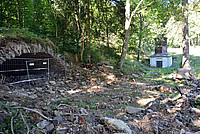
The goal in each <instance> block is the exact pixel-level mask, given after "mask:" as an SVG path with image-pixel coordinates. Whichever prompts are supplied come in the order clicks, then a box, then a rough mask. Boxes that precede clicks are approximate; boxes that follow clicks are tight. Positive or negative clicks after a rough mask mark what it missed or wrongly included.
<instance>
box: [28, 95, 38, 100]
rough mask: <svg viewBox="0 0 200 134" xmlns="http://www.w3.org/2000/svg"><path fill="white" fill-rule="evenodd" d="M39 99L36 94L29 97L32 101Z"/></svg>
mask: <svg viewBox="0 0 200 134" xmlns="http://www.w3.org/2000/svg"><path fill="white" fill-rule="evenodd" d="M37 97H38V96H37V95H36V94H33V95H30V96H29V98H30V99H32V100H34V99H36V98H37Z"/></svg>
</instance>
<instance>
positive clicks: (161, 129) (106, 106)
mask: <svg viewBox="0 0 200 134" xmlns="http://www.w3.org/2000/svg"><path fill="white" fill-rule="evenodd" d="M66 67H67V77H66V78H60V79H56V80H52V81H49V82H46V83H45V85H44V86H43V87H35V88H32V89H19V88H16V89H13V88H12V89H11V88H9V87H7V86H4V85H1V90H0V104H1V105H0V106H1V107H0V124H1V125H0V134H1V133H39V134H43V133H44V134H45V133H49V134H50V133H54V134H65V133H69V134H78V133H80V134H112V133H128V134H131V133H135V134H146V133H155V134H185V133H187V134H198V133H200V116H199V115H200V91H199V89H200V80H197V79H194V80H190V81H189V80H175V79H173V78H171V77H169V78H168V79H167V80H169V81H171V84H170V83H167V82H165V81H159V80H155V79H154V76H155V75H156V76H158V75H161V74H159V73H156V72H153V73H151V74H150V76H149V75H148V76H145V75H144V74H143V73H140V72H138V73H137V74H130V75H124V74H123V73H121V72H120V71H119V70H117V69H114V67H113V65H111V64H110V63H109V62H101V63H99V64H98V65H93V66H88V65H85V64H75V63H73V62H69V61H68V63H67V66H66Z"/></svg>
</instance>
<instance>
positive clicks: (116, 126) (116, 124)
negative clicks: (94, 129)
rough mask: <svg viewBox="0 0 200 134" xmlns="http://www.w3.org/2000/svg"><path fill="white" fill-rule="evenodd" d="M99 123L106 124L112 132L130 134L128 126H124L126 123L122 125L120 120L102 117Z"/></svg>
mask: <svg viewBox="0 0 200 134" xmlns="http://www.w3.org/2000/svg"><path fill="white" fill-rule="evenodd" d="M100 122H103V123H104V124H107V125H108V127H110V128H111V129H113V130H116V131H125V132H126V133H128V134H132V131H131V129H130V127H129V126H128V125H126V123H124V122H123V121H122V120H118V119H112V118H108V117H103V118H101V119H100Z"/></svg>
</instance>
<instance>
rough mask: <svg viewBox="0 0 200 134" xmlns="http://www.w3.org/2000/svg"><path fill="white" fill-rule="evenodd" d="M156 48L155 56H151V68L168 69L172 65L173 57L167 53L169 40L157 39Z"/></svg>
mask: <svg viewBox="0 0 200 134" xmlns="http://www.w3.org/2000/svg"><path fill="white" fill-rule="evenodd" d="M155 42H156V48H155V54H153V55H151V56H150V66H151V67H161V68H166V67H170V66H171V65H172V55H170V54H168V53H167V38H166V37H165V38H164V40H160V39H158V38H155Z"/></svg>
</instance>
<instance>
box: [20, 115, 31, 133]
mask: <svg viewBox="0 0 200 134" xmlns="http://www.w3.org/2000/svg"><path fill="white" fill-rule="evenodd" d="M20 116H21V117H22V120H23V122H24V124H25V125H26V128H27V134H29V126H28V124H27V123H26V121H25V119H24V116H23V114H22V112H20Z"/></svg>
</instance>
